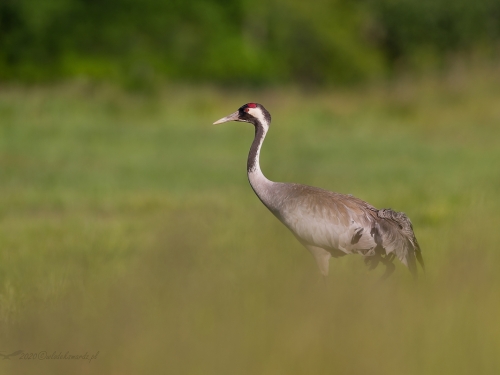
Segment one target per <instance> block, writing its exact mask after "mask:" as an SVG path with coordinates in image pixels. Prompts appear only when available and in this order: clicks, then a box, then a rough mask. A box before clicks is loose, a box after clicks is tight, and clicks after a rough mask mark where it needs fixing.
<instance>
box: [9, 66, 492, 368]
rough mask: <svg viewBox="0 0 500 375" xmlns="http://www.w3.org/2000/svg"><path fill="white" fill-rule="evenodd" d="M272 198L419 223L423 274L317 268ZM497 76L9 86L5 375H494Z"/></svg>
mask: <svg viewBox="0 0 500 375" xmlns="http://www.w3.org/2000/svg"><path fill="white" fill-rule="evenodd" d="M249 101H257V102H260V103H262V104H264V105H265V106H266V108H268V109H269V111H270V112H271V114H272V116H273V123H272V125H271V130H270V132H269V135H268V138H267V140H266V142H265V144H264V147H263V151H262V156H261V163H262V169H263V171H264V173H265V174H266V176H267V177H268V178H270V179H272V180H275V181H290V182H300V183H304V184H309V185H315V186H320V187H323V188H326V189H330V190H334V191H339V192H343V193H350V194H353V195H355V196H358V197H360V198H362V199H365V200H367V201H368V202H370V203H372V204H373V205H375V206H376V207H379V208H382V207H391V208H393V209H396V210H398V211H404V212H406V213H407V214H408V215H409V217H410V218H411V219H412V222H413V225H414V228H415V233H416V235H417V238H418V239H419V242H420V244H421V246H422V249H423V256H424V259H425V261H426V264H427V272H426V273H425V275H421V277H420V279H419V282H418V283H417V284H415V283H413V282H412V280H411V277H410V275H409V272H408V271H407V270H406V269H405V268H404V267H403V266H402V265H400V264H398V265H397V269H396V272H395V273H394V274H393V276H392V278H391V279H389V280H388V281H386V282H384V283H381V282H379V280H378V279H379V276H380V275H381V273H382V272H383V269H382V268H381V267H379V268H378V269H376V270H375V271H368V270H367V269H366V267H365V266H364V264H363V261H362V258H360V257H357V256H351V257H344V258H342V259H332V261H331V262H330V263H331V266H330V275H331V276H330V277H329V279H328V281H327V284H328V285H327V286H326V287H325V286H324V285H323V282H322V280H321V277H320V275H319V272H318V271H317V269H316V265H315V263H314V260H313V258H312V257H311V256H310V255H309V254H308V252H307V251H306V250H305V249H304V248H302V247H301V246H300V245H299V244H298V242H297V241H296V240H295V239H294V238H293V236H292V235H291V234H290V233H289V232H288V231H287V229H286V228H284V227H283V226H282V224H281V223H279V222H278V221H277V220H276V219H275V218H274V217H273V216H272V215H271V214H270V213H269V212H267V210H266V208H265V207H264V206H263V205H262V204H261V203H260V202H259V200H258V199H257V197H256V196H255V195H254V194H253V192H252V190H251V188H250V186H249V185H248V181H247V179H246V170H245V167H246V157H247V152H248V148H249V146H250V143H251V141H252V138H253V129H252V127H251V126H250V125H248V124H242V123H228V124H223V125H219V126H212V125H211V124H212V122H213V121H215V120H217V119H219V118H220V117H223V116H225V115H227V114H229V113H232V112H233V111H235V110H236V109H237V108H238V107H239V106H240V105H241V104H244V103H246V102H249ZM499 103H500V69H494V68H484V69H475V70H472V71H467V70H464V69H462V70H460V69H458V68H457V70H455V71H453V72H450V73H449V74H447V75H446V76H444V77H425V78H422V79H409V78H408V79H404V78H401V79H400V80H398V81H397V82H393V83H390V84H378V85H373V86H365V87H359V88H354V89H338V90H331V91H321V92H318V91H310V92H308V91H300V90H298V89H294V88H288V89H287V88H282V89H280V88H276V89H268V90H254V91H251V90H248V91H245V90H243V91H239V90H234V89H228V90H227V91H224V90H221V89H215V88H210V87H185V86H173V87H166V88H164V89H161V90H160V91H159V92H157V93H153V94H133V93H126V92H123V91H121V90H119V89H117V88H114V87H107V86H105V85H101V86H93V85H90V84H86V83H82V82H74V83H67V84H58V85H54V86H44V87H31V88H26V87H18V86H9V87H2V88H0V352H1V353H3V354H8V353H11V352H14V351H16V350H23V351H24V352H25V353H38V355H40V354H39V353H40V352H42V351H45V352H47V354H48V355H50V354H52V353H53V352H57V353H59V352H62V353H63V354H64V353H66V352H70V354H75V355H77V354H84V353H85V352H88V353H89V354H90V355H92V354H95V353H96V352H99V354H98V357H97V359H95V360H93V361H92V362H90V363H88V361H85V360H64V359H45V360H40V359H19V358H20V356H15V357H14V356H13V357H12V358H11V359H10V360H1V359H0V372H1V373H2V374H20V373H23V374H28V373H30V374H31V373H33V374H112V375H113V374H117V375H118V374H119V375H126V374H147V373H163V374H179V375H183V374H186V375H188V374H189V375H197V374H200V375H211V374H214V375H215V374H217V375H221V374H231V375H232V374H242V375H244V374H265V375H278V374H284V375H285V374H286V375H294V374H375V375H377V374H384V375H387V374H409V375H410V374H415V375H416V374H453V375H458V374H473V373H474V374H498V373H499V372H500V358H499V357H498V353H499V350H500V273H499V271H498V270H499V265H500V250H499V248H498V246H499V245H498V241H499V240H500V230H499V228H500V217H499V214H498V212H499V211H500V197H499V191H500V104H499Z"/></svg>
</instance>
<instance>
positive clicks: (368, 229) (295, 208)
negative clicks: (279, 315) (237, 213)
mask: <svg viewBox="0 0 500 375" xmlns="http://www.w3.org/2000/svg"><path fill="white" fill-rule="evenodd" d="M227 121H241V122H248V123H251V124H253V125H254V126H255V138H254V141H253V143H252V146H251V148H250V153H249V155H248V162H247V172H248V179H249V181H250V185H251V186H252V188H253V190H254V191H255V194H256V195H257V196H258V197H259V199H260V200H261V201H262V203H263V204H264V205H265V206H266V207H267V208H268V209H269V210H270V211H271V212H272V213H273V214H274V215H275V216H276V217H277V218H278V219H279V220H280V221H281V222H282V223H283V224H284V225H285V226H286V227H287V228H288V229H289V230H290V231H291V232H292V233H293V234H294V235H295V237H296V238H297V239H298V240H299V241H300V243H302V244H303V245H304V246H305V247H306V248H307V249H308V250H309V251H310V252H311V254H312V255H313V256H314V258H315V259H316V262H317V264H318V267H319V269H320V271H321V273H322V274H323V275H325V276H326V275H327V274H328V268H329V260H330V258H331V257H334V258H337V257H340V256H344V255H347V254H359V255H362V256H364V257H365V263H366V264H367V265H368V266H369V267H370V269H373V268H375V267H376V266H377V265H378V264H379V263H383V264H384V265H385V266H386V272H385V274H384V276H383V277H384V278H385V277H387V276H389V275H390V274H391V273H392V272H393V271H394V268H395V267H394V265H393V264H392V260H393V259H394V258H395V257H396V258H398V259H399V260H400V261H401V263H403V264H404V265H405V266H407V267H408V269H409V270H410V272H411V273H412V274H413V275H414V276H416V275H417V266H416V261H418V262H419V263H420V264H421V266H422V268H423V267H424V263H423V259H422V255H421V251H420V247H419V245H418V242H417V239H416V237H415V235H414V233H413V227H412V224H411V222H410V219H409V218H408V217H407V216H406V215H405V214H404V213H402V212H396V211H393V210H391V209H381V210H379V209H377V208H375V207H373V206H372V205H370V204H369V203H367V202H365V201H363V200H361V199H358V198H355V197H353V196H351V195H345V194H340V193H334V192H331V191H327V190H323V189H320V188H316V187H312V186H307V185H301V184H294V183H282V182H273V181H270V180H268V179H267V178H266V177H265V176H264V175H263V173H262V171H261V169H260V164H259V156H260V149H261V146H262V143H263V141H264V138H265V136H266V134H267V131H268V130H269V125H270V123H271V115H270V114H269V112H268V111H267V110H266V109H265V108H264V107H263V106H262V105H260V104H256V103H248V104H245V105H244V106H242V107H240V108H239V109H238V111H236V112H234V113H233V114H231V115H229V116H226V117H224V118H222V119H220V120H219V121H216V122H215V123H214V124H220V123H223V122H227Z"/></svg>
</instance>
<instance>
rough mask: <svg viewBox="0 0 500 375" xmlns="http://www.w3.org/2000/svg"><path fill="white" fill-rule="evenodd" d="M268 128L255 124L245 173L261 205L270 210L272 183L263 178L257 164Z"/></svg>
mask: <svg viewBox="0 0 500 375" xmlns="http://www.w3.org/2000/svg"><path fill="white" fill-rule="evenodd" d="M268 128H269V125H268V124H260V123H256V124H255V138H254V140H253V142H252V146H251V147H250V152H249V153H248V160H247V173H248V180H249V181H250V185H251V186H252V189H253V191H254V192H255V194H257V196H258V197H259V199H260V200H261V201H262V203H264V204H265V205H266V206H267V207H268V208H270V209H271V206H272V192H271V189H272V186H273V184H274V182H272V181H270V180H268V179H267V178H266V176H264V174H263V173H262V171H261V169H260V162H259V157H260V149H261V147H262V143H263V142H264V139H265V138H266V134H267V129H268Z"/></svg>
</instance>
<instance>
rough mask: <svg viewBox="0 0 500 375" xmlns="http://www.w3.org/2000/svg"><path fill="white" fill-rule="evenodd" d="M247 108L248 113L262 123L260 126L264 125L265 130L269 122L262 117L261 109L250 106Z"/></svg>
mask: <svg viewBox="0 0 500 375" xmlns="http://www.w3.org/2000/svg"><path fill="white" fill-rule="evenodd" d="M247 109H248V114H250V115H252V116H253V117H255V118H256V119H257V120H259V121H260V123H261V124H262V126H264V128H265V129H266V130H268V129H269V124H268V123H267V120H266V118H265V117H264V114H263V113H262V111H261V110H260V109H259V108H250V107H248V108H247Z"/></svg>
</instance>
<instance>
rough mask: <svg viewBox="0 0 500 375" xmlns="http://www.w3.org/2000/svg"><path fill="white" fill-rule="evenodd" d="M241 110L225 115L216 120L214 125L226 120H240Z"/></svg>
mask: <svg viewBox="0 0 500 375" xmlns="http://www.w3.org/2000/svg"><path fill="white" fill-rule="evenodd" d="M239 114H240V113H239V111H236V112H234V113H231V114H230V115H229V116H226V117H223V118H221V119H220V120H217V121H215V122H214V125H217V124H222V123H224V122H229V121H238V120H239V117H238V116H239Z"/></svg>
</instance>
